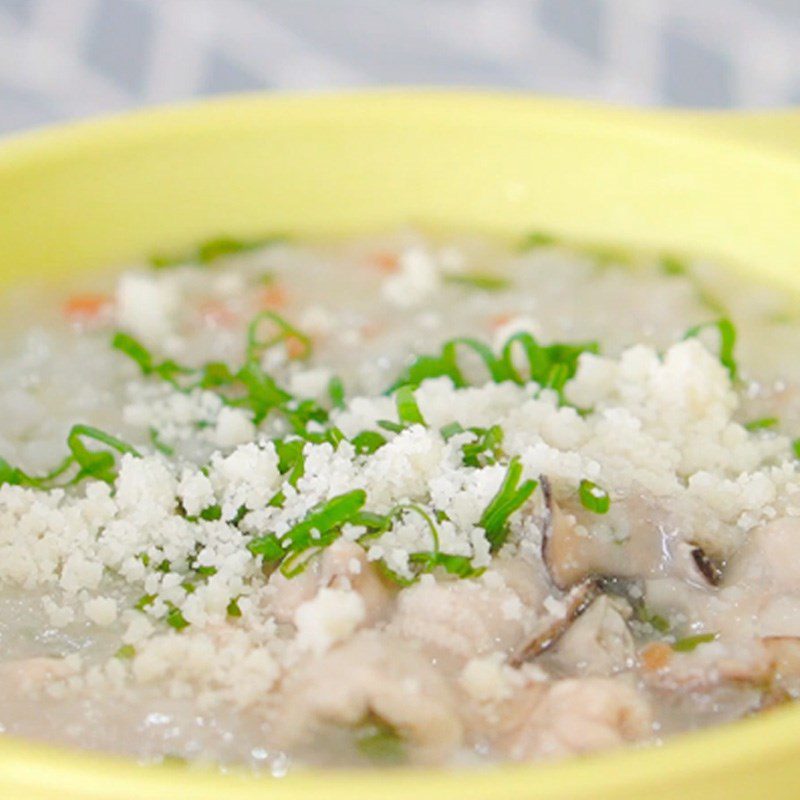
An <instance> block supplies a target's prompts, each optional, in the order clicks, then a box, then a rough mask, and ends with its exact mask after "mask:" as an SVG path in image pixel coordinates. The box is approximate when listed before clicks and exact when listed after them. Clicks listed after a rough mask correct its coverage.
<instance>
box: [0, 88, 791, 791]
mask: <svg viewBox="0 0 800 800" xmlns="http://www.w3.org/2000/svg"><path fill="white" fill-rule="evenodd" d="M794 143H796V144H797V145H798V151H797V153H798V154H800V119H799V118H798V117H797V116H795V115H793V114H791V113H785V114H778V115H773V116H769V115H768V116H758V115H756V116H752V117H749V118H748V117H740V118H737V117H735V116H726V115H709V116H705V117H703V116H701V117H693V116H692V115H685V114H676V115H659V114H654V113H643V112H633V111H626V110H620V109H607V108H596V107H589V106H581V105H577V104H572V103H566V102H559V101H554V100H541V99H534V98H527V97H518V96H503V95H481V94H470V93H437V92H395V93H391V92H390V93H372V94H365V95H349V96H326V97H289V96H286V97H280V96H277V97H244V98H233V99H229V100H223V101H220V102H214V103H209V104H203V105H198V106H191V107H186V108H178V109H173V110H167V111H157V112H153V113H145V114H137V115H133V116H126V117H121V118H116V119H111V120H109V121H105V122H100V123H91V124H87V125H79V126H75V127H70V128H65V129H60V130H53V131H45V132H39V133H33V134H29V135H27V136H25V137H21V138H19V139H16V140H11V141H9V142H7V143H5V144H4V145H2V146H0V258H1V259H2V270H0V275H1V278H0V279H2V280H5V281H9V280H14V279H20V278H24V277H26V276H28V275H49V276H56V275H58V274H59V273H63V272H65V271H67V270H69V271H74V270H77V269H82V268H89V267H97V266H100V265H104V264H111V263H119V262H121V261H125V260H127V259H131V258H136V257H139V256H142V255H143V254H145V253H148V252H151V251H153V250H162V251H163V250H169V249H171V248H173V247H174V248H179V247H181V246H185V245H187V244H189V243H191V242H193V241H195V240H197V239H200V238H203V237H205V236H208V235H211V234H215V233H223V232H224V233H230V234H233V235H237V234H243V235H247V234H251V235H252V234H258V233H262V232H264V231H275V230H278V231H290V232H292V233H297V234H300V235H310V236H317V235H330V234H343V233H357V232H360V231H367V230H377V229H386V228H390V227H392V226H396V225H398V224H402V223H407V222H410V223H418V224H424V225H426V226H436V227H444V228H465V227H466V228H475V229H478V230H481V231H488V232H495V233H500V234H505V235H516V234H519V233H521V232H524V231H526V230H530V229H532V228H536V229H544V230H549V231H553V232H557V233H561V234H563V235H565V236H569V237H571V238H575V239H584V240H594V241H610V242H616V243H619V244H623V245H630V246H634V247H644V248H648V249H649V248H669V249H672V250H678V251H689V252H696V253H701V254H707V255H710V256H713V257H716V258H718V259H721V260H723V261H727V262H731V263H734V264H737V265H739V266H740V267H741V268H742V269H747V270H750V271H752V272H754V273H755V274H757V275H758V277H759V279H762V280H769V281H772V282H779V283H782V284H783V285H785V286H787V287H795V288H796V287H797V286H798V285H800V272H799V271H798V266H800V235H798V234H797V225H798V220H799V219H800V159H798V158H796V155H797V154H796V153H795V152H794V151H793V149H792V148H793V145H794ZM798 787H800V707H797V708H794V707H789V708H785V709H781V710H779V711H774V712H771V713H769V714H765V715H762V716H761V717H759V718H754V719H750V720H747V721H744V722H739V723H736V724H733V725H730V726H727V727H723V728H719V729H715V730H709V731H705V732H701V733H697V734H690V735H685V736H682V737H679V738H676V739H674V740H673V741H671V742H669V743H668V744H667V745H666V746H664V747H661V748H644V749H640V750H625V751H619V752H614V753H610V754H606V755H600V756H596V757H595V756H593V757H591V758H585V759H580V760H575V761H572V762H569V763H563V764H555V765H548V766H531V767H523V766H507V767H498V768H495V769H491V770H487V771H481V772H472V771H469V772H466V771H465V772H454V773H447V772H441V771H418V770H409V771H402V772H391V773H386V772H379V771H375V772H369V773H358V774H353V773H350V772H339V773H325V772H319V773H308V774H299V775H296V776H291V777H289V778H287V779H283V780H279V781H271V780H270V779H256V778H253V777H249V776H246V775H244V774H234V775H221V774H218V773H213V772H206V771H201V770H191V769H181V768H168V767H163V768H142V767H137V766H136V765H134V764H131V763H129V762H125V761H122V760H116V759H108V758H102V757H100V756H96V755H89V754H85V753H82V754H77V753H71V752H66V751H61V750H55V749H49V748H45V747H41V746H38V745H31V744H27V743H22V742H18V741H11V740H7V741H4V742H2V743H0V797H2V798H4V800H34V798H36V799H38V798H48V800H52V799H53V798H60V799H63V800H77V799H78V798H80V799H81V800H88V798H93V799H94V800H100V799H101V798H102V799H105V798H107V799H108V800H112V799H113V800H149V799H152V800H155V798H159V799H160V798H167V797H180V798H182V800H189V799H190V798H197V799H198V800H199V799H200V798H208V800H211V798H214V800H217V798H219V797H225V798H226V800H238V799H239V798H241V799H244V798H247V799H248V800H250V799H253V800H254V799H255V798H257V797H266V796H269V797H270V798H273V799H274V800H282V799H287V800H288V799H289V798H291V799H292V800H301V798H312V797H325V798H326V799H329V800H338V799H339V798H341V800H345V799H346V800H355V798H363V797H380V798H382V800H395V798H396V799H397V800H401V799H402V800H408V798H409V797H411V798H414V800H449V799H450V798H452V799H453V800H455V799H456V798H458V799H459V800H466V799H467V798H475V799H477V798H497V799H498V800H514V798H534V797H535V798H539V799H540V800H556V799H558V800H567V799H568V798H569V799H570V800H579V799H580V798H584V799H585V800H589V798H593V800H596V799H597V798H615V800H634V798H642V799H644V798H647V799H648V800H655V799H656V798H681V800H694V799H696V800H713V799H714V798H723V797H724V798H726V799H727V800H736V799H737V798H739V799H741V798H752V797H756V796H762V795H763V796H770V797H771V798H775V799H776V800H777V799H778V798H795V797H796V796H797V795H798V792H800V789H799V788H798Z"/></svg>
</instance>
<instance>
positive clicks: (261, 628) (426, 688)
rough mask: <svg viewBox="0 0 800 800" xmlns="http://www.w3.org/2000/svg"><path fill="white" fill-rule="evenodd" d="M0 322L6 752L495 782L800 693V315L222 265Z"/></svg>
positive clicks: (369, 268)
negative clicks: (96, 753)
mask: <svg viewBox="0 0 800 800" xmlns="http://www.w3.org/2000/svg"><path fill="white" fill-rule="evenodd" d="M176 256H177V257H176ZM2 324H3V336H2V345H1V347H2V353H1V354H0V454H1V455H2V459H0V484H2V486H1V487H0V730H2V732H3V735H4V736H13V737H26V738H29V739H35V740H46V741H48V742H52V743H58V744H62V745H69V746H74V747H81V748H88V749H95V750H103V751H110V752H115V753H122V754H127V755H130V756H132V757H134V758H135V759H137V760H139V761H140V762H144V763H153V762H160V761H166V760H181V761H190V762H200V763H212V764H216V765H220V766H223V767H227V766H230V765H236V764H239V765H244V766H246V767H248V768H251V769H255V770H258V771H264V772H267V773H272V774H274V775H283V774H285V773H286V772H287V771H292V770H294V769H297V768H299V767H306V766H341V765H344V766H357V765H363V766H369V765H389V764H392V765H398V764H399V765H403V764H410V765H414V764H429V765H431V764H432V765H480V764H487V763H492V762H498V761H509V760H510V761H538V760H549V759H555V758H562V757H567V756H572V755H575V754H583V753H587V752H591V751H597V750H601V749H605V748H611V747H617V746H620V745H623V744H625V743H640V744H651V745H657V744H659V743H660V742H662V741H663V740H664V739H665V738H667V737H669V736H670V735H672V734H674V733H676V732H679V731H685V730H688V729H693V728H697V727H701V726H707V725H716V724H719V723H722V722H725V721H729V720H733V719H737V718H740V717H744V716H747V715H750V714H753V713H755V712H759V711H762V710H765V709H769V708H771V707H773V706H775V705H776V704H780V703H782V702H784V701H786V700H789V699H791V698H792V697H793V696H795V695H796V694H797V692H798V690H800V474H799V473H798V469H797V460H798V457H800V442H798V441H796V440H795V439H794V437H796V436H800V360H798V359H797V358H796V354H797V353H798V352H800V315H798V314H797V304H796V302H794V301H793V298H791V297H789V296H787V295H786V294H785V293H784V292H780V291H778V290H773V289H770V288H762V287H759V286H758V285H751V284H750V283H748V282H747V281H746V280H744V279H743V278H740V277H735V272H732V271H731V270H729V269H720V268H718V267H715V266H714V265H713V264H709V263H706V262H704V261H703V260H697V259H686V258H683V257H680V256H678V255H675V254H653V255H648V254H628V253H625V252H619V251H616V250H614V249H608V248H598V247H582V246H567V245H565V244H563V243H560V242H558V241H556V240H554V239H553V238H552V237H551V236H548V235H545V234H542V233H532V234H530V235H529V236H527V237H525V238H524V240H523V241H521V242H501V241H493V240H491V239H489V238H484V237H478V236H472V235H451V236H441V235H436V236H433V235H427V234H422V233H419V232H415V231H400V232H398V233H395V234H391V235H386V236H381V237H376V236H373V237H361V238H357V239H352V240H349V241H335V242H311V243H304V242H302V241H294V240H291V239H286V238H282V237H278V236H273V237H265V238H263V239H259V240H252V241H250V240H239V239H233V238H228V237H218V238H216V239H213V240H210V241H207V242H204V243H202V244H200V245H199V246H198V247H196V248H194V249H193V250H192V251H191V252H187V253H184V254H176V255H173V254H166V255H157V256H155V257H154V258H152V260H151V262H150V263H148V264H143V265H140V266H136V267H133V268H130V269H128V270H125V271H122V272H118V273H112V272H108V273H103V274H99V275H92V276H89V277H87V276H85V275H84V276H82V277H76V278H74V279H71V283H69V285H68V284H67V283H61V284H52V283H50V284H42V285H36V284H35V283H30V284H28V285H27V286H25V287H16V288H11V289H9V290H8V291H7V292H6V295H5V303H4V307H3V323H2Z"/></svg>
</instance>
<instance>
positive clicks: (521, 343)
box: [389, 331, 599, 403]
mask: <svg viewBox="0 0 800 800" xmlns="http://www.w3.org/2000/svg"><path fill="white" fill-rule="evenodd" d="M460 349H466V350H468V351H471V352H472V353H473V354H474V355H476V356H477V357H478V358H479V360H480V361H481V362H482V363H483V365H484V366H485V367H486V370H487V371H488V373H489V377H490V379H491V380H492V381H493V382H494V383H502V382H504V381H513V382H514V383H516V384H519V385H524V384H525V383H527V382H529V381H530V382H533V383H537V384H538V385H539V386H540V387H542V388H549V389H554V390H555V391H556V392H557V393H558V395H559V399H560V400H561V402H562V403H563V402H565V400H564V395H563V390H564V386H565V385H566V383H567V382H568V381H569V380H570V379H571V378H573V377H574V376H575V373H576V371H577V369H578V359H579V358H580V356H581V354H582V353H587V352H588V353H597V352H598V351H599V347H598V344H597V342H578V343H556V344H551V345H541V344H539V342H537V340H536V338H535V337H534V336H533V335H532V334H530V333H527V332H524V331H520V332H518V333H515V334H513V335H512V336H510V337H509V338H508V340H507V341H506V342H505V344H504V345H503V347H502V349H501V352H500V355H495V353H494V352H493V351H492V349H491V348H490V347H489V346H488V345H487V344H484V343H483V342H481V341H479V340H477V339H473V338H469V337H458V338H455V339H450V340H449V341H447V342H445V343H444V344H443V345H442V348H441V351H440V353H439V355H423V356H419V357H418V358H417V359H415V360H414V361H413V362H412V363H411V365H410V366H409V367H408V368H407V369H406V371H405V372H404V373H403V375H402V376H401V377H400V378H399V379H398V380H397V381H396V382H395V383H394V384H393V385H392V387H391V388H390V389H389V392H392V391H395V390H397V389H398V388H400V387H401V386H408V387H410V388H413V389H416V388H417V387H418V386H419V385H420V384H421V383H422V382H423V381H425V380H427V379H429V378H440V377H447V378H450V380H451V381H452V382H453V385H454V386H456V387H457V388H462V387H465V386H468V385H469V381H468V380H467V378H466V377H465V375H464V373H463V371H462V369H461V367H460V365H459V350H460ZM518 352H521V354H522V355H523V356H524V360H525V372H527V374H525V373H524V372H523V373H521V372H520V370H519V369H518V367H517V365H516V362H515V353H518Z"/></svg>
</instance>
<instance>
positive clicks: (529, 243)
mask: <svg viewBox="0 0 800 800" xmlns="http://www.w3.org/2000/svg"><path fill="white" fill-rule="evenodd" d="M557 242H558V239H557V238H556V237H555V236H553V234H551V233H545V232H544V231H531V233H529V234H527V235H526V236H525V238H524V239H523V240H522V242H521V243H520V246H519V249H520V250H521V251H522V252H526V251H528V250H535V249H536V248H538V247H549V246H550V245H553V244H556V243H557Z"/></svg>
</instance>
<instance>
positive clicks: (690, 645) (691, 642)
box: [672, 633, 719, 653]
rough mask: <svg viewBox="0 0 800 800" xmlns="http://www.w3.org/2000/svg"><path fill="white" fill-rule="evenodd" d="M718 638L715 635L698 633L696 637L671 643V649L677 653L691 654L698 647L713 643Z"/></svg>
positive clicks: (687, 637) (688, 637)
mask: <svg viewBox="0 0 800 800" xmlns="http://www.w3.org/2000/svg"><path fill="white" fill-rule="evenodd" d="M717 638H719V634H717V633H698V634H697V635H696V636H686V637H684V638H683V639H678V640H677V641H675V642H673V643H672V649H673V650H675V651H676V652H677V653H691V652H692V651H693V650H696V649H697V647H698V645H701V644H706V643H708V642H713V641H715V640H716V639H717Z"/></svg>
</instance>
